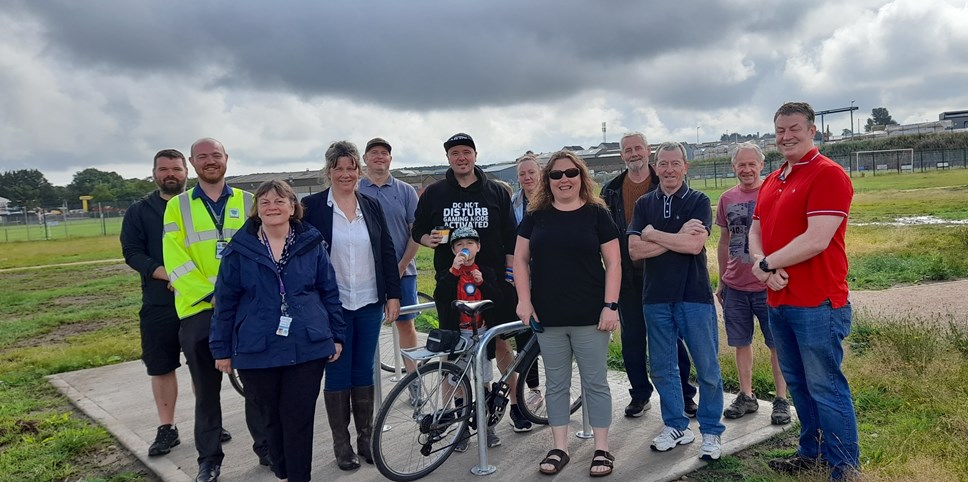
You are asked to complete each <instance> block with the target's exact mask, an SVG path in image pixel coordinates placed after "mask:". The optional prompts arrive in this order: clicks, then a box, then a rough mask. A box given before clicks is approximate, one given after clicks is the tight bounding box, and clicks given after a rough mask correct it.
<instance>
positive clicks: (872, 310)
mask: <svg viewBox="0 0 968 482" xmlns="http://www.w3.org/2000/svg"><path fill="white" fill-rule="evenodd" d="M850 299H851V303H852V304H853V305H854V308H855V312H857V313H869V314H871V315H874V316H879V317H884V318H898V317H903V318H912V317H913V318H920V319H924V320H947V319H948V317H949V316H954V317H955V318H956V319H965V318H966V317H968V280H958V281H945V282H938V283H925V284H920V285H911V286H900V287H896V288H888V289H886V290H878V291H851V293H850Z"/></svg>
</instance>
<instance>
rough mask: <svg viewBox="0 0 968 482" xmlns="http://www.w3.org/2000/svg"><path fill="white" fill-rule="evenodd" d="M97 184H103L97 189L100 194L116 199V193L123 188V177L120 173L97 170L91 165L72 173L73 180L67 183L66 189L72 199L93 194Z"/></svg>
mask: <svg viewBox="0 0 968 482" xmlns="http://www.w3.org/2000/svg"><path fill="white" fill-rule="evenodd" d="M98 185H103V186H104V187H103V188H102V189H101V190H100V191H99V192H100V194H102V195H106V196H108V197H110V198H111V199H117V196H118V194H119V193H122V192H124V190H125V182H124V178H122V177H121V175H120V174H118V173H116V172H113V171H112V172H105V171H99V170H97V169H95V168H93V167H90V168H87V169H84V170H83V171H78V172H76V173H74V180H73V181H71V183H70V184H68V185H67V190H68V191H69V192H70V193H71V197H72V198H73V199H77V198H78V196H94V195H95V194H94V189H95V188H96V187H97V186H98ZM109 193H110V194H109ZM101 200H102V201H103V200H104V199H101Z"/></svg>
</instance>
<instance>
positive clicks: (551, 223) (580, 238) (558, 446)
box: [514, 151, 622, 477]
mask: <svg viewBox="0 0 968 482" xmlns="http://www.w3.org/2000/svg"><path fill="white" fill-rule="evenodd" d="M594 192H595V186H594V182H593V181H592V180H591V176H590V175H589V173H588V167H587V166H586V165H585V163H584V161H582V160H581V158H579V157H578V156H576V155H575V154H573V153H571V152H569V151H559V152H556V153H554V154H552V155H551V158H550V159H549V160H548V164H547V165H546V166H545V168H544V169H543V171H542V176H541V186H540V188H539V189H538V190H537V191H536V192H535V195H534V199H531V203H530V204H529V205H528V213H527V215H526V216H525V217H524V219H523V220H522V222H521V225H520V226H519V228H518V238H517V244H516V245H515V248H514V275H515V287H516V288H517V292H518V300H519V301H518V307H517V314H518V316H520V317H521V319H522V320H529V319H533V320H534V322H535V323H536V324H537V325H539V326H541V327H542V328H544V330H543V331H541V332H537V335H536V336H537V337H538V343H539V344H540V345H541V355H542V357H543V358H544V366H545V380H546V386H547V392H546V393H545V403H546V406H547V408H548V422H549V425H551V432H552V437H553V442H554V448H553V449H552V450H551V451H549V452H548V455H547V456H546V457H545V458H544V460H542V461H541V464H540V466H539V470H540V472H541V473H543V474H557V473H558V472H560V471H561V469H562V468H564V466H565V464H567V463H568V461H569V456H568V421H569V417H570V412H569V406H570V403H571V401H570V400H569V399H568V396H569V392H570V384H571V360H572V357H573V356H574V358H575V359H576V360H577V361H578V372H579V375H580V378H581V384H582V389H583V390H584V392H585V394H584V399H583V400H584V402H583V403H584V404H585V407H587V409H588V411H589V421H590V422H591V426H592V431H593V433H594V437H595V455H594V457H593V458H592V463H591V468H590V469H589V475H591V476H592V477H602V476H606V475H609V474H611V473H612V465H613V461H614V460H615V458H614V457H613V456H612V454H611V453H609V451H608V428H609V426H610V425H611V423H612V396H611V392H610V391H609V387H608V380H607V378H606V375H607V366H606V359H607V355H608V342H609V339H610V337H611V332H613V331H615V329H616V328H618V324H619V322H618V311H617V310H618V294H619V287H620V284H621V280H622V260H621V256H620V253H619V242H618V236H619V232H618V228H617V227H616V226H615V222H614V221H613V220H612V218H611V216H610V215H609V213H608V209H607V208H606V207H605V203H604V201H602V199H601V198H600V197H598V196H596V195H595V194H594ZM603 260H604V264H603V262H602V261H603Z"/></svg>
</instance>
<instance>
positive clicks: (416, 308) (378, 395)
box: [373, 303, 437, 432]
mask: <svg viewBox="0 0 968 482" xmlns="http://www.w3.org/2000/svg"><path fill="white" fill-rule="evenodd" d="M436 308H437V305H436V304H434V303H420V304H416V305H410V306H403V307H401V308H400V314H401V315H409V314H412V313H417V312H420V311H424V310H433V309H436ZM380 323H383V320H380ZM394 323H396V322H394ZM392 328H393V355H394V357H395V358H394V359H395V360H396V362H400V363H398V364H397V373H396V375H395V376H394V377H393V378H391V379H390V380H392V381H394V382H398V381H400V380H402V379H403V377H402V376H400V375H401V372H400V364H402V363H403V361H402V360H401V358H400V335H398V334H397V327H396V326H393V327H392ZM396 362H394V363H396ZM382 370H383V369H382V368H381V367H380V343H379V341H377V344H376V352H375V353H374V354H373V392H374V393H373V396H374V400H379V401H380V403H379V404H377V403H374V404H373V410H374V415H375V414H376V410H379V409H380V405H382V404H383V383H381V381H380V373H381V371H382ZM390 428H391V427H390V426H389V425H384V426H383V431H384V432H386V431H387V430H390Z"/></svg>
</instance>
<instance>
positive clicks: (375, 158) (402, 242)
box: [360, 137, 420, 371]
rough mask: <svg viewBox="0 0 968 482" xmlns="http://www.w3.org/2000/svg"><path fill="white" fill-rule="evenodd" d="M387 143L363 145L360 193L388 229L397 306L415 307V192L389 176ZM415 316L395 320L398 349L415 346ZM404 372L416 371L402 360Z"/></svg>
mask: <svg viewBox="0 0 968 482" xmlns="http://www.w3.org/2000/svg"><path fill="white" fill-rule="evenodd" d="M392 149H393V148H392V147H391V146H390V143H389V142H387V141H385V140H383V139H382V138H379V137H375V138H373V139H370V141H369V142H367V143H366V149H365V150H364V151H363V162H364V163H366V176H365V177H364V178H363V179H361V180H360V192H361V193H363V194H366V195H367V196H370V197H372V198H374V199H376V200H377V201H379V202H380V207H382V208H383V215H384V216H385V217H386V220H387V227H388V228H389V229H390V238H391V239H392V240H393V250H394V252H395V253H396V256H397V268H398V269H399V271H400V292H401V299H400V306H411V305H415V304H417V265H416V263H415V262H414V257H415V256H416V254H417V249H419V248H420V245H419V244H417V242H416V241H414V240H413V239H411V237H410V229H411V228H412V227H413V219H414V218H413V213H414V211H415V210H416V209H417V190H416V189H414V188H413V186H411V185H410V184H407V183H405V182H402V181H399V180H397V179H395V178H394V177H393V176H392V175H390V162H391V161H392V160H393V156H391V155H390V151H391V150H392ZM416 316H417V315H416V314H409V315H400V316H399V317H398V318H397V322H396V326H397V331H398V332H399V333H400V347H401V348H413V347H415V346H417V331H416V330H415V329H414V326H413V319H414V318H415V317H416ZM404 363H405V365H406V367H407V370H408V371H413V370H414V369H415V368H416V367H415V366H414V364H413V362H412V361H410V360H406V359H405V360H404Z"/></svg>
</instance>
